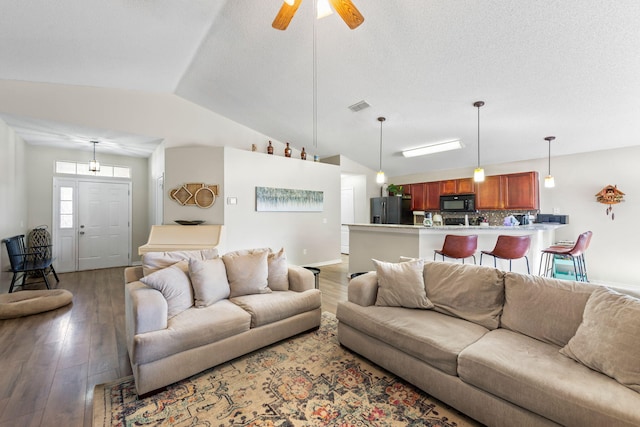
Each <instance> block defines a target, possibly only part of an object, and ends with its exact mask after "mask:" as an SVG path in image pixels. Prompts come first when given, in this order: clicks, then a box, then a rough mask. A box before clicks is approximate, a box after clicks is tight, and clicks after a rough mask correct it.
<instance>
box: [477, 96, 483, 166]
mask: <svg viewBox="0 0 640 427" xmlns="http://www.w3.org/2000/svg"><path fill="white" fill-rule="evenodd" d="M480 107H482V105H478V168H480Z"/></svg>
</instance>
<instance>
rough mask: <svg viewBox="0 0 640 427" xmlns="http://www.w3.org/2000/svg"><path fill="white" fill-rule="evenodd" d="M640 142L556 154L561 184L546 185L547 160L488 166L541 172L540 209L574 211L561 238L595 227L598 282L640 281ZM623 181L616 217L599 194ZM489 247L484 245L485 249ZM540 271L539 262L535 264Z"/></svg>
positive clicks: (430, 176) (427, 177)
mask: <svg viewBox="0 0 640 427" xmlns="http://www.w3.org/2000/svg"><path fill="white" fill-rule="evenodd" d="M639 159H640V147H630V148H622V149H617V150H606V151H598V152H592V153H584V154H579V155H571V156H558V157H552V158H551V173H552V175H553V176H554V177H555V181H556V187H555V188H552V189H547V188H544V184H543V180H544V176H545V175H547V159H546V158H545V159H539V160H537V161H529V162H516V163H505V164H499V165H488V166H487V165H484V168H485V173H486V174H487V175H498V174H504V173H513V172H524V171H538V172H539V174H540V179H541V183H540V211H541V212H542V213H553V211H554V209H557V210H558V212H559V213H561V214H566V215H569V225H568V226H567V227H563V228H560V229H559V230H557V232H556V237H557V239H569V240H575V239H576V238H577V237H578V235H579V234H580V233H582V232H584V231H587V230H591V231H593V238H592V240H591V246H590V247H589V250H588V251H587V253H586V255H585V258H586V262H587V269H588V272H589V279H590V280H591V281H592V282H600V283H611V284H623V285H624V284H628V285H634V286H640V275H638V273H637V269H636V268H635V267H636V265H635V263H636V262H638V259H639V257H640V250H639V249H638V245H637V244H636V235H637V234H638V231H637V229H638V218H640V167H638V160H639ZM472 174H473V171H472V170H470V169H458V170H449V171H440V172H434V173H424V174H415V175H407V176H401V177H400V176H399V177H393V178H392V180H393V182H394V183H396V184H406V183H412V182H425V181H436V180H441V179H450V178H463V177H469V176H472ZM609 184H611V185H617V186H618V189H620V190H621V191H623V192H624V193H626V196H625V200H626V201H625V202H623V203H620V204H618V205H614V208H613V211H614V212H615V214H616V217H615V220H614V221H612V220H611V217H610V216H609V217H608V216H607V215H606V214H605V209H606V205H603V204H600V203H597V202H596V198H595V194H596V193H597V192H598V191H600V190H601V189H602V188H603V187H605V186H606V185H609ZM482 249H484V248H482ZM534 267H535V269H536V271H537V268H538V266H534Z"/></svg>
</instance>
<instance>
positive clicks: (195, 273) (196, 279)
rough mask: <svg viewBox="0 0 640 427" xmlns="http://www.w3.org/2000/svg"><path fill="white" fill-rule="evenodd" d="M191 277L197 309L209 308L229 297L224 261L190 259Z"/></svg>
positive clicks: (218, 259) (217, 259)
mask: <svg viewBox="0 0 640 427" xmlns="http://www.w3.org/2000/svg"><path fill="white" fill-rule="evenodd" d="M189 277H190V278H191V286H192V287H193V297H194V300H195V306H196V307H199V308H200V307H207V306H209V305H211V304H213V303H214V302H218V301H220V300H221V299H225V298H228V297H229V292H230V288H229V281H228V280H227V269H226V268H225V267H224V262H223V261H222V259H220V258H216V259H209V260H205V261H202V260H199V259H190V260H189Z"/></svg>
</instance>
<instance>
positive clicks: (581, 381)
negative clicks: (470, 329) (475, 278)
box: [458, 329, 640, 426]
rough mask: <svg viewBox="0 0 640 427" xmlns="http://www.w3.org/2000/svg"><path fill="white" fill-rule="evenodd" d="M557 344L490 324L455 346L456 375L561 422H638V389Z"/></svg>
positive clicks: (587, 424)
mask: <svg viewBox="0 0 640 427" xmlns="http://www.w3.org/2000/svg"><path fill="white" fill-rule="evenodd" d="M558 350H559V347H558V346H556V345H553V344H547V343H543V342H542V341H538V340H535V339H532V338H529V337H527V336H525V335H522V334H519V333H517V332H513V331H509V330H506V329H496V330H493V331H491V332H489V333H488V334H486V335H484V336H483V337H482V338H480V339H479V340H478V341H476V342H475V343H473V344H471V345H470V346H468V347H467V348H465V349H464V350H462V351H461V352H460V355H459V357H458V375H459V376H460V378H461V379H462V380H463V381H464V382H466V383H468V384H471V385H473V386H475V387H477V388H480V389H482V390H485V391H487V392H489V393H491V394H494V395H496V396H498V397H501V398H502V399H505V400H507V401H509V402H512V403H514V404H515V405H518V406H520V407H522V408H526V409H528V410H530V411H533V412H535V413H538V414H540V415H542V416H543V417H546V418H548V419H550V420H553V421H555V422H556V423H559V424H562V425H570V426H605V425H613V424H612V422H611V420H612V419H613V420H618V421H619V422H617V423H615V425H621V426H622V425H627V426H631V425H640V411H638V410H637V408H638V407H640V395H639V394H638V393H636V392H634V391H632V390H630V389H628V388H626V387H623V386H621V385H620V384H618V383H617V382H616V381H615V380H613V379H611V378H609V377H607V376H605V375H602V374H600V373H598V372H595V371H593V370H591V369H589V368H587V367H585V366H583V365H581V364H579V363H576V362H574V361H573V360H571V359H569V358H567V357H564V356H562V355H561V354H560V353H559V351H558Z"/></svg>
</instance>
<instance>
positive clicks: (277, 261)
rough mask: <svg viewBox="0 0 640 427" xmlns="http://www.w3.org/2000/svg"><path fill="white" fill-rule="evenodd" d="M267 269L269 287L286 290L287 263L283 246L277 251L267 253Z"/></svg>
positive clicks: (274, 289)
mask: <svg viewBox="0 0 640 427" xmlns="http://www.w3.org/2000/svg"><path fill="white" fill-rule="evenodd" d="M267 269H268V270H269V276H268V277H267V282H268V283H269V289H271V290H272V291H288V290H289V265H288V264H287V255H285V253H284V248H282V249H280V250H279V251H278V252H275V253H274V252H271V253H269V256H268V258H267Z"/></svg>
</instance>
